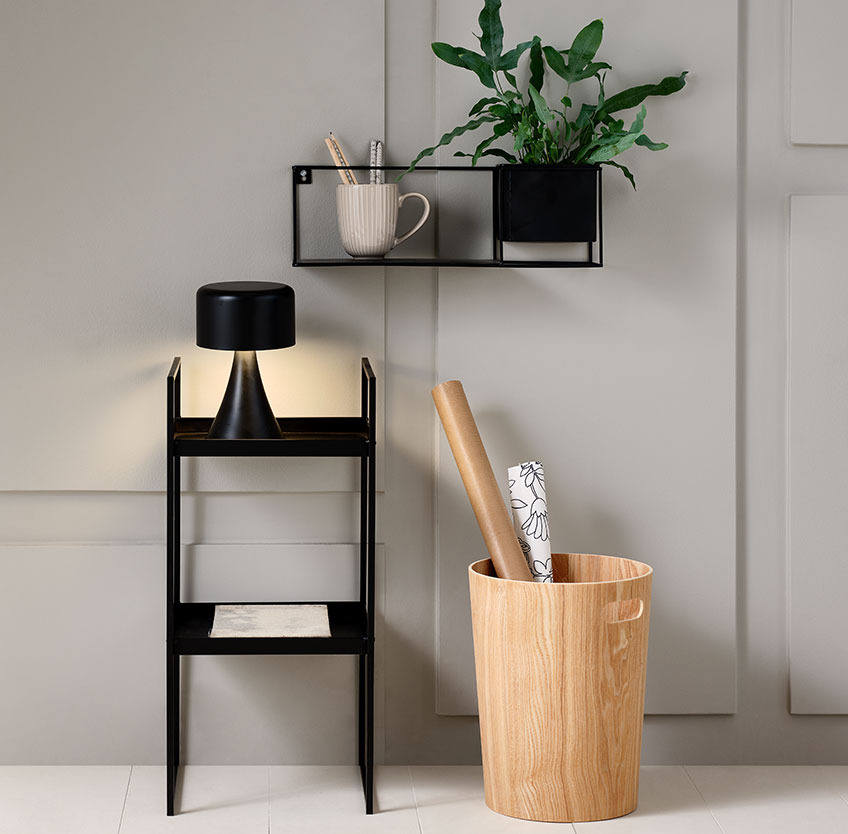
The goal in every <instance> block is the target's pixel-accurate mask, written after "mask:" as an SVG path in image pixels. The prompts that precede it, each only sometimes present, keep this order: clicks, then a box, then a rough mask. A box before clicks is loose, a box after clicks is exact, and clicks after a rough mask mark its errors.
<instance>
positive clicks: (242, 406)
mask: <svg viewBox="0 0 848 834" xmlns="http://www.w3.org/2000/svg"><path fill="white" fill-rule="evenodd" d="M206 436H207V437H209V438H211V439H219V440H220V439H228V440H243V439H247V440H260V439H273V438H277V437H282V436H283V433H282V432H281V431H280V425H279V423H277V418H276V417H274V412H273V411H272V410H271V404H270V403H269V402H268V397H267V395H266V394H265V388H264V386H263V385H262V377H261V376H260V375H259V363H258V362H257V360H256V351H255V350H237V351H235V354H234V355H233V367H232V369H231V370H230V380H229V382H228V383H227V390H226V392H225V393H224V399H223V401H222V402H221V407H220V408H219V409H218V414H217V416H216V417H215V419H214V420H213V421H212V428H210V429H209V433H208V434H207V435H206Z"/></svg>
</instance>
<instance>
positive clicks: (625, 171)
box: [604, 160, 636, 191]
mask: <svg viewBox="0 0 848 834" xmlns="http://www.w3.org/2000/svg"><path fill="white" fill-rule="evenodd" d="M604 165H612V167H613V168H618V170H619V171H621V173H622V174H624V176H625V177H627V179H629V180H630V184H631V185H632V186H633V190H634V191H635V190H636V180H635V179H634V178H633V174H632V173H631V172H630V169H629V168H626V167H625V166H624V165H621V164H620V163H618V162H611V161H610V160H607V161H606V162H605V163H604Z"/></svg>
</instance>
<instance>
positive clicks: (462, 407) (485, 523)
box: [432, 379, 533, 580]
mask: <svg viewBox="0 0 848 834" xmlns="http://www.w3.org/2000/svg"><path fill="white" fill-rule="evenodd" d="M432 394H433V402H435V403H436V410H437V411H438V412H439V418H440V419H441V421H442V427H443V428H444V430H445V436H446V437H447V439H448V443H450V447H451V451H452V452H453V456H454V459H455V460H456V466H457V468H458V469H459V474H460V475H461V476H462V483H463V485H464V486H465V491H466V492H467V493H468V500H469V501H471V508H472V509H473V510H474V515H475V516H476V518H477V523H478V524H479V525H480V532H481V533H482V534H483V539H484V540H485V542H486V550H487V551H488V553H489V556H491V558H492V562H493V563H494V567H495V571H496V573H497V575H498V576H500V577H503V578H505V579H522V580H530V579H532V578H533V577H532V575H531V573H530V568H529V567H528V566H527V560H526V559H525V558H524V554H523V553H522V552H521V548H520V547H519V545H518V537H517V536H516V535H515V530H514V528H513V526H512V519H511V518H510V517H509V513H507V511H506V505H505V504H504V501H503V498H502V496H501V491H500V489H498V484H497V481H495V476H494V473H493V472H492V464H491V463H489V457H488V455H487V454H486V448H485V447H484V446H483V441H482V439H481V438H480V432H479V431H478V430H477V423H476V422H475V420H474V415H473V414H472V413H471V407H470V406H469V405H468V399H467V398H466V396H465V391H464V390H463V387H462V383H461V382H460V381H459V380H456V379H452V380H450V381H449V382H442V383H441V384H440V385H437V386H436V387H435V388H434V389H433V391H432Z"/></svg>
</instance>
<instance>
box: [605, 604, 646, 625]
mask: <svg viewBox="0 0 848 834" xmlns="http://www.w3.org/2000/svg"><path fill="white" fill-rule="evenodd" d="M644 610H645V603H644V602H642V600H641V599H620V600H617V601H616V602H610V603H608V604H607V605H605V606H604V619H605V620H606V621H607V622H608V623H612V624H615V623H631V622H633V621H634V620H638V619H639V617H641V616H642V612H643V611H644Z"/></svg>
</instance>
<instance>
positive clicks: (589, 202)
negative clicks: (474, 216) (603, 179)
mask: <svg viewBox="0 0 848 834" xmlns="http://www.w3.org/2000/svg"><path fill="white" fill-rule="evenodd" d="M495 173H496V193H497V196H496V199H497V210H498V233H499V237H500V240H503V241H515V242H523V243H547V242H549V243H565V242H578V243H579V242H594V241H595V240H597V237H598V183H599V181H600V180H599V176H598V166H597V165H562V166H561V165H499V166H498V167H497V170H496V172H495Z"/></svg>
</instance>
